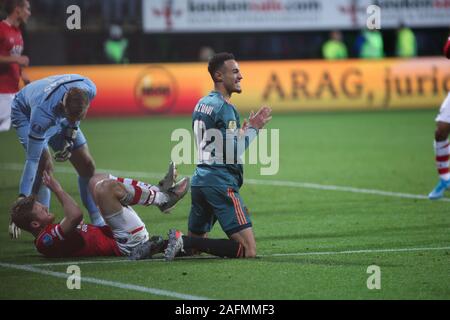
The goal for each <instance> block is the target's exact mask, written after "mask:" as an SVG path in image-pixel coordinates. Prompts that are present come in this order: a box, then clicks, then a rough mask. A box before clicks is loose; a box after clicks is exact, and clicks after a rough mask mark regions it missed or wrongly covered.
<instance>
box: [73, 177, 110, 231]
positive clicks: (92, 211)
mask: <svg viewBox="0 0 450 320" xmlns="http://www.w3.org/2000/svg"><path fill="white" fill-rule="evenodd" d="M89 180H90V178H89V177H78V189H79V190H80V197H81V201H82V202H83V205H84V206H85V208H86V209H87V211H88V213H89V217H90V218H91V223H92V224H93V225H95V226H99V227H101V226H104V225H105V221H104V220H103V217H102V215H101V214H100V211H99V210H98V208H97V205H96V204H95V202H94V199H93V198H92V195H91V192H90V191H89V188H88V185H89Z"/></svg>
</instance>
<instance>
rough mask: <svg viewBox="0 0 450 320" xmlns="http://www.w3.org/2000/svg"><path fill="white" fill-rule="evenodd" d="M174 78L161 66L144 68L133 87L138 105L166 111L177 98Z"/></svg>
mask: <svg viewBox="0 0 450 320" xmlns="http://www.w3.org/2000/svg"><path fill="white" fill-rule="evenodd" d="M177 94H178V90H177V84H176V81H175V78H174V77H173V76H172V74H171V73H169V71H167V70H166V69H165V68H163V67H159V66H154V67H149V68H147V69H145V70H144V72H143V73H141V75H140V76H139V78H138V80H137V84H136V88H135V98H136V102H137V104H138V105H139V106H141V107H142V108H144V109H146V110H147V111H150V112H155V113H164V112H168V111H169V110H170V109H171V108H172V107H173V106H174V104H175V102H176V100H177Z"/></svg>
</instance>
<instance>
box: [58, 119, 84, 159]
mask: <svg viewBox="0 0 450 320" xmlns="http://www.w3.org/2000/svg"><path fill="white" fill-rule="evenodd" d="M77 132H78V127H68V128H66V130H65V132H64V146H63V148H62V149H61V150H59V151H57V152H55V154H54V155H53V158H54V159H55V161H57V162H64V161H66V160H67V159H69V158H70V157H71V156H72V148H73V140H75V138H76V137H77Z"/></svg>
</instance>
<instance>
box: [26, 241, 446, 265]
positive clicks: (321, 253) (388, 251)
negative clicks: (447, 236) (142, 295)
mask: <svg viewBox="0 0 450 320" xmlns="http://www.w3.org/2000/svg"><path fill="white" fill-rule="evenodd" d="M438 250H450V246H449V247H422V248H391V249H389V248H388V249H361V250H344V251H315V252H314V251H313V252H291V253H272V254H263V255H258V257H260V258H270V257H286V256H320V255H339V254H355V253H394V252H415V251H438ZM196 259H218V258H217V257H214V256H199V257H180V258H177V260H196ZM161 261H164V259H162V258H157V259H146V260H141V261H137V262H139V263H141V262H161ZM123 262H136V261H132V260H128V259H116V260H113V259H108V260H106V259H105V260H83V261H70V262H54V263H52V262H50V263H35V264H27V266H33V267H52V266H65V265H72V264H75V265H83V264H103V263H105V264H114V263H123Z"/></svg>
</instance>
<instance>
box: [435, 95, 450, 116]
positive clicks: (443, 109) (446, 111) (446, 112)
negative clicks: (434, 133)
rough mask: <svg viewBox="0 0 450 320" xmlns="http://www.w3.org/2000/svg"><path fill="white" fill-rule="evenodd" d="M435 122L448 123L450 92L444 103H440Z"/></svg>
mask: <svg viewBox="0 0 450 320" xmlns="http://www.w3.org/2000/svg"><path fill="white" fill-rule="evenodd" d="M436 122H445V123H450V92H449V93H448V95H447V98H445V100H444V102H442V105H441V109H440V110H439V114H438V116H437V117H436Z"/></svg>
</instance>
